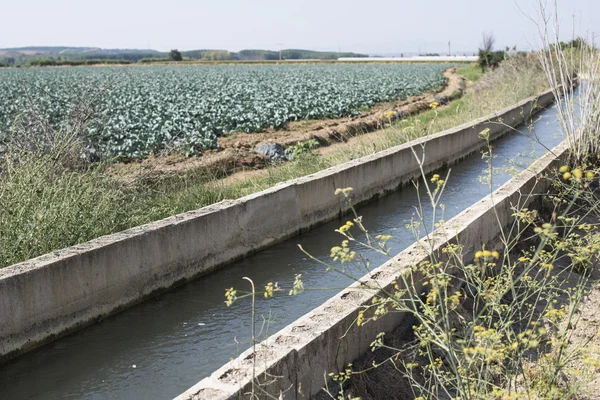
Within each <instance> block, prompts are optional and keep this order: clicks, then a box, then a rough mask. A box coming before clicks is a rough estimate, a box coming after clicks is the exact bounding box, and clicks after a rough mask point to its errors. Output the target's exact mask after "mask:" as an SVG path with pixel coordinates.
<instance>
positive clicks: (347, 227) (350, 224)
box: [336, 221, 354, 234]
mask: <svg viewBox="0 0 600 400" xmlns="http://www.w3.org/2000/svg"><path fill="white" fill-rule="evenodd" d="M353 226H354V222H352V221H346V223H345V224H344V225H342V226H340V228H339V229H337V230H336V232H339V233H341V234H344V233H346V232H348V231H349V230H350V229H351V228H352V227H353Z"/></svg>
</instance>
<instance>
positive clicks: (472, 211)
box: [175, 141, 568, 400]
mask: <svg viewBox="0 0 600 400" xmlns="http://www.w3.org/2000/svg"><path fill="white" fill-rule="evenodd" d="M567 150H568V145H567V142H566V141H564V142H562V143H561V144H560V145H558V146H557V147H555V148H554V149H552V150H551V151H550V152H548V153H546V155H544V156H543V157H541V158H540V159H539V160H537V161H536V162H534V163H533V164H532V165H531V166H530V167H529V168H528V169H527V170H525V171H523V172H522V173H520V174H519V175H518V176H516V177H515V178H513V179H511V180H510V181H509V182H507V183H506V184H504V185H502V186H501V187H500V188H499V189H497V190H496V191H494V192H493V193H492V194H490V195H488V196H487V197H485V198H484V199H482V200H481V201H479V202H477V203H476V204H474V205H473V206H471V207H469V208H468V209H467V210H465V211H463V212H462V213H460V214H459V215H457V216H456V217H454V218H452V219H451V220H450V221H447V222H446V224H445V226H444V227H441V228H439V229H437V230H436V231H434V232H433V234H432V236H431V240H433V241H434V243H433V245H432V244H431V243H430V242H429V241H428V240H427V239H423V240H420V241H418V242H416V243H415V244H413V245H412V246H410V247H409V248H407V249H406V250H404V251H402V252H401V253H399V254H397V255H396V256H394V257H393V259H392V260H390V261H388V262H386V263H385V264H383V265H382V266H380V267H378V268H376V269H375V270H373V271H372V272H371V273H370V274H368V275H365V276H364V277H363V278H362V279H361V283H360V284H359V283H355V284H352V285H351V286H349V287H348V288H346V289H344V290H342V291H341V292H340V293H338V294H337V295H335V296H334V297H332V298H331V299H330V300H328V301H327V302H326V303H324V304H323V305H321V306H320V307H318V308H316V309H314V310H312V311H310V312H309V313H307V314H305V315H304V316H302V317H300V318H299V319H297V320H296V321H294V322H293V323H291V324H290V325H288V326H286V327H284V328H283V329H282V330H280V331H279V332H277V333H276V334H274V335H272V336H271V337H269V338H268V339H267V340H265V341H263V342H262V343H260V344H259V345H257V354H256V356H254V355H253V351H252V349H249V350H247V351H245V352H244V353H242V354H241V355H240V356H239V357H238V358H237V359H235V360H232V361H231V362H229V363H227V364H226V365H224V366H223V367H221V368H219V369H218V370H216V371H215V372H214V373H213V374H211V376H209V377H207V378H205V379H203V380H201V381H200V382H198V383H197V384H196V385H194V386H193V387H191V388H190V389H188V390H187V391H186V392H184V393H182V394H181V395H179V396H178V397H176V398H175V400H191V399H194V400H204V399H230V400H233V399H241V398H246V397H247V396H248V393H250V392H251V391H252V381H253V380H252V361H251V360H252V359H254V358H256V360H257V361H256V362H257V363H256V367H255V368H256V370H255V376H257V377H258V378H257V379H256V380H255V385H256V386H258V385H262V386H261V390H264V391H267V392H268V393H269V394H271V395H274V396H275V397H278V396H280V395H281V396H282V397H279V398H281V399H298V400H300V399H306V398H311V397H312V396H314V395H315V394H316V393H317V392H318V391H319V390H320V389H321V388H322V387H323V385H324V383H325V379H326V378H327V375H326V374H327V373H329V372H333V373H337V372H338V371H340V370H342V369H343V368H344V367H345V366H346V365H347V364H348V363H351V362H353V361H355V360H356V359H358V358H359V357H360V356H361V355H363V354H365V353H366V352H367V351H369V345H370V343H371V342H372V341H373V340H374V339H375V337H376V336H377V334H378V333H380V332H386V333H387V332H391V331H393V330H394V329H395V328H397V327H398V326H399V325H400V324H401V323H402V321H403V318H404V315H402V314H398V313H393V314H388V315H386V316H385V317H384V318H381V319H380V320H378V321H376V322H370V323H369V324H367V325H364V326H362V327H357V326H356V323H355V321H356V317H357V315H358V311H359V310H360V309H361V306H363V305H366V304H371V301H372V299H373V298H374V297H376V296H378V295H381V294H382V293H383V291H384V290H389V289H391V288H392V286H393V282H394V281H396V280H397V279H398V277H399V275H400V274H402V273H403V272H404V271H406V270H407V269H409V268H410V267H412V266H414V265H418V264H419V263H420V262H422V261H426V260H429V258H430V256H429V255H430V251H429V249H430V248H433V251H435V252H439V251H440V250H441V249H442V248H444V247H445V246H447V245H448V244H449V243H460V244H462V245H463V246H464V254H465V259H466V260H469V259H471V260H472V259H473V257H474V254H475V251H477V250H479V249H481V248H482V246H483V245H486V248H488V249H494V248H497V244H496V240H495V239H496V237H497V236H498V235H499V233H500V230H501V228H505V227H507V226H508V225H509V224H510V223H511V222H512V221H513V220H514V217H513V215H512V214H513V211H514V209H515V208H521V207H524V206H527V205H528V204H530V203H531V202H532V201H533V200H535V199H536V197H537V198H539V196H540V195H542V194H543V193H545V192H546V191H547V189H548V186H549V184H548V182H547V181H544V180H539V177H540V176H541V175H543V174H545V173H546V172H549V171H550V170H551V169H552V168H557V167H558V165H559V163H560V162H561V161H564V160H565V159H566V156H567ZM498 222H500V223H498ZM499 250H500V251H501V250H502V249H499ZM365 287H368V288H371V289H368V290H365ZM261 376H269V377H278V379H276V380H275V379H269V381H268V382H266V381H265V380H264V379H261V378H260V377H261ZM257 392H259V391H258V390H257ZM257 398H263V396H257Z"/></svg>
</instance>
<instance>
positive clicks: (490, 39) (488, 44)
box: [479, 32, 496, 52]
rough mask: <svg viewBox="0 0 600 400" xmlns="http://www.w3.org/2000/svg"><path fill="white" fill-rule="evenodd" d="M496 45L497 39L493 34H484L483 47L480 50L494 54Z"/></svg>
mask: <svg viewBox="0 0 600 400" xmlns="http://www.w3.org/2000/svg"><path fill="white" fill-rule="evenodd" d="M495 44H496V38H495V37H494V34H493V33H492V32H490V33H484V34H483V40H482V42H481V47H480V48H479V50H483V51H486V52H492V51H494V45H495Z"/></svg>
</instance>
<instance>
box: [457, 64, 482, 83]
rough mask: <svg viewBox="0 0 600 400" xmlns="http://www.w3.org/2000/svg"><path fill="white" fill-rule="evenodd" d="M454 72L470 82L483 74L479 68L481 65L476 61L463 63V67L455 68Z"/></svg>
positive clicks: (475, 80)
mask: <svg viewBox="0 0 600 400" xmlns="http://www.w3.org/2000/svg"><path fill="white" fill-rule="evenodd" d="M456 72H457V73H458V74H459V75H460V76H462V77H463V78H466V79H468V80H469V81H471V82H477V81H478V80H479V78H481V77H482V76H483V71H482V70H481V67H479V65H477V63H472V64H469V65H465V66H464V67H460V68H458V69H457V70H456Z"/></svg>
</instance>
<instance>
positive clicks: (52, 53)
mask: <svg viewBox="0 0 600 400" xmlns="http://www.w3.org/2000/svg"><path fill="white" fill-rule="evenodd" d="M168 54H169V53H167V52H160V51H156V50H149V49H101V48H98V47H64V46H53V47H45V46H28V47H16V48H7V49H0V64H5V65H12V66H21V65H30V64H32V63H33V64H36V65H53V64H61V63H64V64H65V65H74V64H75V63H73V61H82V64H84V63H85V61H94V63H97V62H99V61H101V60H107V61H109V62H112V63H115V62H118V61H119V60H120V61H125V62H128V63H131V62H138V61H140V60H142V59H143V61H144V62H152V61H154V60H156V61H159V60H161V59H163V60H164V59H165V58H167V57H168ZM181 54H182V56H183V58H184V59H188V60H212V61H227V60H241V61H260V60H279V59H280V57H281V59H283V60H300V59H316V60H335V59H337V58H339V57H367V55H365V54H357V53H348V52H346V53H342V52H330V51H313V50H302V49H286V50H281V52H279V51H272V50H259V49H256V50H254V49H251V50H241V51H239V52H230V51H227V50H209V49H207V50H189V51H182V52H181ZM69 61H71V62H69Z"/></svg>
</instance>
